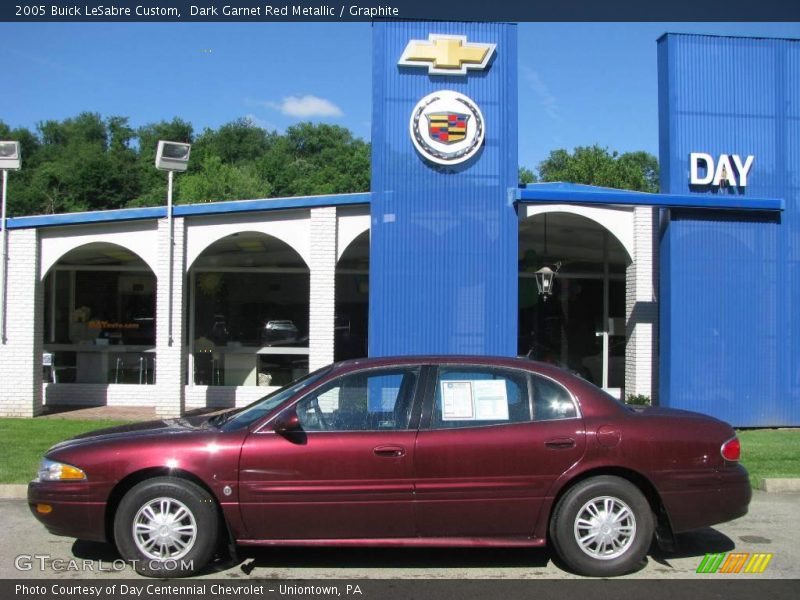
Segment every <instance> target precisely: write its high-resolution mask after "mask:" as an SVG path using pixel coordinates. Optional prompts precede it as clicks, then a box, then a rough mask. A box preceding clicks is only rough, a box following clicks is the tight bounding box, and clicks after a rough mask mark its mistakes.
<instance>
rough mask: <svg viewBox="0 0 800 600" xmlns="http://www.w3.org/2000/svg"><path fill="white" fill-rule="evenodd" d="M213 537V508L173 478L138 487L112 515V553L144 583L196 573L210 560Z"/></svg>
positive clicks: (203, 495) (204, 495)
mask: <svg viewBox="0 0 800 600" xmlns="http://www.w3.org/2000/svg"><path fill="white" fill-rule="evenodd" d="M176 517H178V518H177V519H176ZM137 523H138V526H137ZM160 525H161V526H162V527H161V528H159V526H160ZM134 527H136V530H137V531H138V532H139V533H138V535H137V534H134ZM218 531H219V518H218V516H217V506H216V503H215V501H214V499H213V498H212V497H211V495H210V494H209V493H208V492H207V491H206V490H204V489H203V488H201V487H200V486H198V485H196V484H194V483H192V482H191V481H187V480H185V479H178V478H176V477H155V478H153V479H147V480H146V481H142V482H141V483H138V484H137V485H135V486H134V487H132V488H131V489H130V490H129V491H128V493H127V494H125V496H124V497H123V498H122V501H121V502H120V504H119V507H118V508H117V512H116V514H115V515H114V539H115V541H116V544H117V550H119V553H120V554H121V555H122V557H123V558H124V559H125V560H127V561H129V562H131V564H132V565H133V568H134V569H135V570H136V572H137V573H139V574H140V575H145V576H147V577H186V576H188V575H193V574H195V573H197V572H198V571H199V570H200V569H202V568H203V567H204V566H206V564H208V562H209V561H210V560H211V558H212V557H213V555H214V551H215V549H216V545H217V536H218ZM150 532H152V533H150Z"/></svg>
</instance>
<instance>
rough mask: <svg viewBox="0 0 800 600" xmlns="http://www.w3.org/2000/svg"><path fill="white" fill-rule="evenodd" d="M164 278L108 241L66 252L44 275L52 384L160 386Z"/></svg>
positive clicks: (45, 331) (46, 357) (46, 340)
mask: <svg viewBox="0 0 800 600" xmlns="http://www.w3.org/2000/svg"><path fill="white" fill-rule="evenodd" d="M155 316H156V276H155V274H154V273H153V271H152V270H151V269H150V267H149V266H148V265H147V264H146V263H145V262H144V261H143V260H142V258H141V257H139V256H138V255H137V254H136V253H134V252H132V251H131V250H128V249H127V248H125V247H123V246H120V245H117V244H112V243H106V242H93V243H90V244H85V245H83V246H80V247H78V248H75V249H73V250H70V251H69V252H67V253H66V254H64V255H63V256H62V257H61V258H60V259H59V260H58V261H57V262H56V263H55V264H54V265H53V267H52V268H51V269H50V270H49V271H48V273H47V275H46V276H45V278H44V319H43V322H44V327H43V334H44V366H45V370H46V372H45V375H44V376H45V381H47V382H50V383H132V384H148V383H154V378H155V368H154V366H155V327H156V321H155Z"/></svg>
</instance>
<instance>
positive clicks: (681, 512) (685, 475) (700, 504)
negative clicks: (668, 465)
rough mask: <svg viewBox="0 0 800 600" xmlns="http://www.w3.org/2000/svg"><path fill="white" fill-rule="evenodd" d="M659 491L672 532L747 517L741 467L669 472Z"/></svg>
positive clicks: (747, 484)
mask: <svg viewBox="0 0 800 600" xmlns="http://www.w3.org/2000/svg"><path fill="white" fill-rule="evenodd" d="M659 489H660V491H661V500H662V501H663V503H664V508H666V510H667V514H668V515H669V520H670V525H671V526H672V531H673V533H681V532H683V531H691V530H692V529H699V528H701V527H709V526H710V525H716V524H717V523H725V522H726V521H732V520H733V519H738V518H739V517H741V516H744V515H746V514H747V509H748V506H749V505H750V498H751V497H752V490H751V489H750V480H749V478H748V476H747V470H746V469H745V468H744V467H743V466H742V465H736V466H733V467H725V468H723V469H718V470H715V471H709V470H703V471H693V472H692V471H690V472H679V473H672V474H671V475H670V476H669V478H668V479H667V480H666V481H662V483H661V485H659Z"/></svg>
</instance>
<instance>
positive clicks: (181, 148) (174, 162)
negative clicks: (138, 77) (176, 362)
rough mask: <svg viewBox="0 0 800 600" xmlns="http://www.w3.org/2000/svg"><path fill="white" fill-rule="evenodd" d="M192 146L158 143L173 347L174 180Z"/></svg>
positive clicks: (169, 328) (186, 161) (168, 302)
mask: <svg viewBox="0 0 800 600" xmlns="http://www.w3.org/2000/svg"><path fill="white" fill-rule="evenodd" d="M191 151H192V146H191V144H184V143H182V142H165V141H163V140H161V141H159V142H158V150H157V151H156V169H160V170H162V171H167V228H168V229H169V276H168V281H169V289H168V293H169V300H168V301H167V306H168V307H169V309H168V313H167V331H168V335H167V337H168V343H169V345H170V346H172V286H173V273H172V269H173V265H172V263H173V262H174V261H173V256H174V253H175V248H174V245H175V231H174V227H173V223H172V180H173V176H174V173H175V171H185V170H186V169H187V168H188V166H189V153H190V152H191Z"/></svg>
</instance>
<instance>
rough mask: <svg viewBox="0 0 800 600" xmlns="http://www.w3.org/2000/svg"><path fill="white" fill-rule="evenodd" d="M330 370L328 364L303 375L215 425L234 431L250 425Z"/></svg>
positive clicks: (230, 414) (228, 415)
mask: <svg viewBox="0 0 800 600" xmlns="http://www.w3.org/2000/svg"><path fill="white" fill-rule="evenodd" d="M330 370H331V367H330V366H327V367H323V368H322V369H319V370H317V371H314V372H313V373H309V374H308V375H306V376H305V377H301V378H300V379H298V380H297V381H295V382H293V383H291V384H289V385H288V386H286V387H284V388H281V389H279V390H276V391H274V392H272V393H271V394H269V395H268V396H265V397H264V398H261V400H256V401H255V402H253V404H250V405H249V406H247V407H245V408H244V409H242V410H241V411H239V412H233V413H228V414H227V415H224V417H223V419H222V420H221V421H219V422H218V423H215V425H218V426H219V428H220V429H221V430H222V431H234V430H236V429H242V428H243V427H248V426H249V425H251V424H253V423H255V422H256V421H258V420H259V419H260V418H261V417H263V416H265V415H267V414H269V413H270V412H272V411H273V410H275V408H277V407H278V406H279V405H281V404H282V403H283V402H285V401H286V400H288V399H289V398H291V397H292V396H294V395H295V394H296V393H297V392H299V391H300V390H302V389H305V388H307V387H308V386H310V385H311V384H313V383H314V382H316V381H318V380H319V379H321V378H322V377H324V376H325V375H327V374H328V372H329V371H330ZM225 417H227V418H225Z"/></svg>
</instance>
